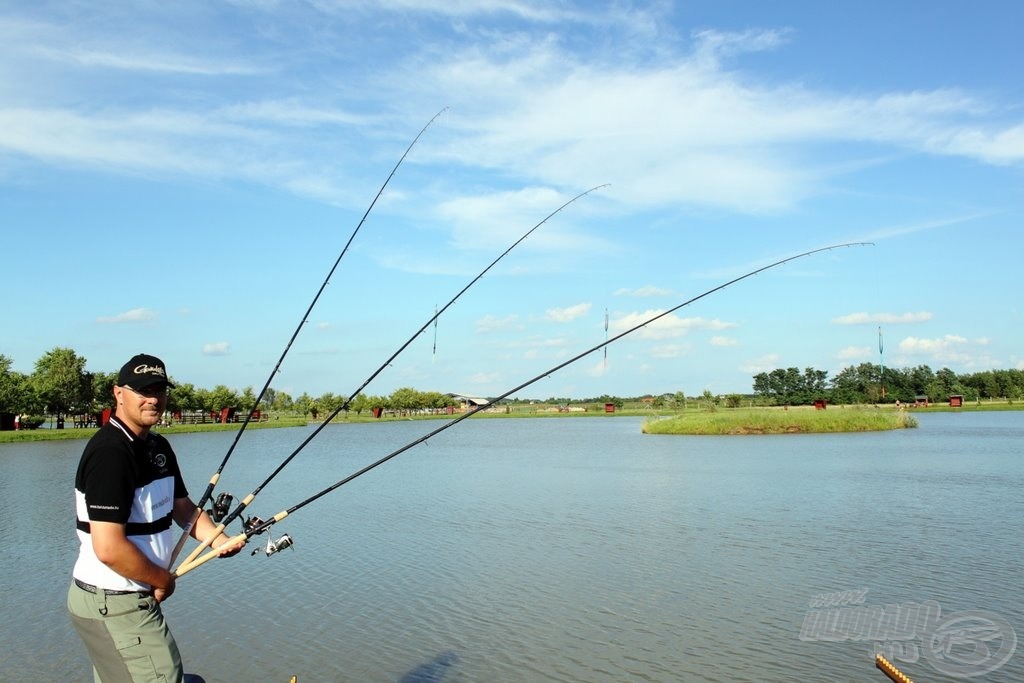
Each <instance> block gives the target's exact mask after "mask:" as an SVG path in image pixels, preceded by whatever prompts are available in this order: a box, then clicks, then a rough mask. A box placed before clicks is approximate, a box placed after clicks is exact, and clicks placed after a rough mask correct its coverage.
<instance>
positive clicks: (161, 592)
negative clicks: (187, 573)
mask: <svg viewBox="0 0 1024 683" xmlns="http://www.w3.org/2000/svg"><path fill="white" fill-rule="evenodd" d="M174 586H175V576H174V574H172V573H171V572H167V584H166V585H165V586H163V587H161V588H157V587H156V586H153V597H154V598H155V599H156V601H157V602H163V601H164V600H166V599H167V598H169V597H171V594H172V593H174Z"/></svg>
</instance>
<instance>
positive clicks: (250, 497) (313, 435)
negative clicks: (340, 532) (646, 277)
mask: <svg viewBox="0 0 1024 683" xmlns="http://www.w3.org/2000/svg"><path fill="white" fill-rule="evenodd" d="M605 187H608V185H607V184H604V185H598V186H596V187H592V188H590V189H589V190H586V191H585V192H581V193H579V194H578V195H576V196H575V197H573V198H572V199H570V200H569V201H567V202H565V203H564V204H562V205H561V206H560V207H558V208H557V209H555V210H554V211H552V212H551V213H549V214H548V215H547V216H545V217H544V219H543V220H542V221H540V222H539V223H537V224H536V225H534V226H533V227H532V228H530V229H529V230H527V231H526V232H525V233H523V235H522V236H521V237H520V238H519V239H517V240H516V241H515V242H513V243H512V245H511V246H509V247H508V248H507V249H506V250H505V251H503V252H502V253H501V254H500V255H499V256H498V257H497V258H496V259H494V260H493V261H491V263H490V264H489V265H488V266H487V267H486V268H484V269H483V270H482V271H480V273H479V274H477V276H476V277H474V278H473V279H472V280H470V281H469V283H468V284H466V286H465V287H463V288H462V289H461V290H459V292H458V293H457V294H456V295H455V296H453V297H452V298H451V299H450V300H449V301H448V303H446V304H445V305H444V306H443V307H442V308H440V309H436V307H435V312H434V315H433V316H432V317H431V318H430V319H429V320H427V322H425V323H423V326H422V327H420V328H419V329H418V330H416V332H415V333H413V335H412V336H411V337H409V338H408V339H407V340H406V341H405V343H404V344H402V345H401V346H400V347H398V349H397V350H396V351H395V352H394V353H392V354H391V356H390V357H389V358H388V359H387V360H386V361H384V362H383V363H381V364H380V366H379V367H378V368H377V369H376V370H375V371H374V372H373V374H371V375H370V376H369V377H367V378H366V380H365V381H364V382H363V383H362V384H361V385H359V388H358V389H356V390H355V391H354V392H352V394H351V395H349V397H348V398H347V399H345V402H344V403H342V404H341V405H340V406H338V407H337V408H335V409H334V411H333V412H331V414H330V415H328V416H327V417H326V418H325V419H324V420H323V422H321V423H320V425H319V426H317V428H316V429H315V430H313V432H312V433H311V434H310V435H309V436H307V437H306V438H305V439H304V440H303V441H302V443H300V444H299V445H298V447H297V448H296V449H295V450H294V451H292V452H291V454H290V455H289V456H288V457H286V458H285V459H284V461H283V462H282V463H281V464H280V465H278V466H277V469H275V470H274V471H273V472H271V474H270V476H269V477H267V478H266V479H265V480H264V481H263V483H262V484H260V485H259V486H257V487H256V488H255V489H253V491H252V493H250V494H249V495H248V496H246V497H245V498H244V499H242V501H241V502H239V504H238V506H237V507H236V508H235V509H234V510H233V511H232V512H231V513H230V514H228V515H227V516H226V517H224V518H223V519H222V520H219V521H218V524H217V528H216V530H215V531H214V533H213V534H211V537H210V538H209V539H206V540H204V541H203V542H202V543H200V544H199V546H197V547H196V548H195V549H194V550H193V551H192V552H191V553H190V554H189V555H188V557H186V558H185V559H184V560H183V561H182V563H181V565H180V567H179V569H180V568H181V567H184V566H187V565H188V564H189V563H191V562H192V561H193V560H195V558H196V557H197V556H198V555H199V553H201V552H202V551H203V550H204V549H205V548H208V547H209V546H210V543H211V542H212V540H213V539H214V538H216V537H217V536H218V535H219V534H220V532H222V531H223V530H224V528H225V527H227V525H229V524H230V523H231V522H233V521H234V520H235V519H236V518H238V516H239V515H241V514H242V512H243V511H244V510H245V509H246V508H247V507H248V506H249V505H250V504H251V503H252V501H253V499H254V498H255V497H256V496H257V495H259V493H260V491H262V490H263V488H264V487H265V486H266V485H267V484H269V483H270V482H271V480H273V479H274V477H276V476H277V475H278V474H279V473H280V472H281V470H283V469H284V468H285V466H287V465H288V463H290V462H291V461H292V459H293V458H295V456H296V455H298V454H299V452H300V451H301V450H302V449H303V448H305V447H306V446H307V445H308V444H309V442H310V441H312V440H313V439H314V438H316V436H317V435H318V434H319V433H320V432H321V431H323V429H324V428H325V427H327V425H328V424H329V423H330V422H331V420H333V419H334V418H335V417H337V416H338V415H339V414H340V413H341V412H342V411H343V410H347V409H348V407H349V406H350V405H351V403H352V401H353V400H354V399H355V398H356V396H358V395H359V394H360V393H361V392H362V391H363V389H365V388H366V387H367V385H369V384H370V382H372V381H373V380H374V379H376V378H377V376H378V375H379V374H380V373H381V372H383V371H384V369H385V368H386V367H388V366H389V365H391V362H392V361H393V360H395V358H397V357H398V355H399V354H401V353H402V352H403V351H405V349H406V348H407V347H408V346H409V345H410V344H412V343H413V342H414V341H415V340H416V338H417V337H419V336H420V335H421V334H423V332H424V330H426V329H427V328H428V327H429V326H430V325H431V324H432V323H436V322H437V319H438V318H439V317H440V316H441V314H442V313H444V312H445V311H447V310H448V309H449V308H450V307H451V306H452V305H453V304H454V303H455V302H456V301H458V300H459V298H460V297H461V296H462V295H463V294H465V293H466V291H467V290H468V289H469V288H470V287H472V286H473V285H474V284H476V283H477V282H478V281H479V280H480V279H481V278H483V276H484V275H486V274H487V272H488V271H490V270H491V268H493V267H494V266H495V265H497V264H498V262H499V261H501V260H502V259H503V258H505V256H507V255H508V253H509V252H511V251H512V250H513V249H515V248H516V247H517V246H519V244H520V243H521V242H523V241H524V240H526V238H527V237H529V236H530V235H532V234H533V233H534V231H536V230H537V229H538V228H540V226H542V225H544V224H545V223H547V222H548V221H549V220H550V219H551V218H552V217H554V216H555V215H556V214H558V213H559V212H560V211H562V209H564V208H566V207H567V206H569V205H570V204H572V203H573V202H575V201H576V200H578V199H581V198H582V197H585V196H587V195H588V194H590V193H591V192H594V191H596V190H600V189H602V188H605ZM259 521H260V520H257V523H258V522H259ZM243 526H246V527H247V528H248V527H250V526H252V525H251V524H244V525H243Z"/></svg>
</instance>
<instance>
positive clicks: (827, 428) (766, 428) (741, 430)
mask: <svg viewBox="0 0 1024 683" xmlns="http://www.w3.org/2000/svg"><path fill="white" fill-rule="evenodd" d="M916 426H917V420H915V419H914V418H913V416H911V415H908V414H907V412H906V411H902V410H880V409H877V408H833V409H829V410H815V409H814V408H790V409H789V410H783V409H781V408H746V409H744V408H736V409H727V410H719V411H715V412H700V413H687V414H683V415H679V416H676V417H670V418H666V419H657V420H648V421H647V422H645V423H644V425H643V428H642V431H643V433H644V434H691V435H726V434H821V433H840V432H876V431H885V430H889V429H904V428H908V427H916Z"/></svg>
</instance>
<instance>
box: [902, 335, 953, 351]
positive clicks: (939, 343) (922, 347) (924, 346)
mask: <svg viewBox="0 0 1024 683" xmlns="http://www.w3.org/2000/svg"><path fill="white" fill-rule="evenodd" d="M966 343H967V339H966V338H965V337H961V336H959V335H956V334H947V335H946V336H944V337H939V338H937V339H920V338H918V337H907V338H906V339H904V340H902V341H901V342H900V351H902V352H903V353H916V354H931V355H940V354H943V353H946V352H949V351H951V350H952V349H954V348H961V347H963V345H964V344H966Z"/></svg>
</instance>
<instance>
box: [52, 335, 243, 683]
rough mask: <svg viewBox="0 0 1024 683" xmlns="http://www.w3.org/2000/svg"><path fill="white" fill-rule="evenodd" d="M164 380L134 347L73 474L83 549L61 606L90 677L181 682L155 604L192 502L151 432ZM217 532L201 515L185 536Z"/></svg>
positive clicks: (166, 447)
mask: <svg viewBox="0 0 1024 683" xmlns="http://www.w3.org/2000/svg"><path fill="white" fill-rule="evenodd" d="M172 386H174V385H173V384H171V382H170V381H169V379H168V377H167V368H166V367H165V366H164V363H163V361H161V360H160V359H159V358H156V357H154V356H149V355H145V354H140V355H137V356H135V357H133V358H132V359H131V360H130V361H128V362H127V363H125V365H124V367H122V368H121V372H120V374H119V375H118V379H117V385H116V386H115V387H114V399H115V410H114V415H112V416H111V418H110V421H109V422H108V423H107V424H106V425H104V426H103V427H102V428H101V429H100V430H99V431H98V432H97V433H96V434H95V435H94V436H93V437H92V438H91V439H90V440H89V443H88V444H87V445H86V447H85V451H84V452H83V453H82V459H81V461H80V462H79V465H78V473H77V474H76V475H75V508H76V512H77V526H78V539H79V542H80V544H81V546H80V548H79V553H78V561H77V562H76V563H75V568H74V581H73V582H72V584H71V588H70V589H69V592H68V611H69V612H70V613H71V621H72V623H73V624H74V626H75V628H76V629H77V631H78V633H79V635H80V636H81V637H82V640H83V641H84V642H85V646H86V649H87V650H88V651H89V657H90V658H91V659H92V664H93V675H94V677H95V679H96V681H97V682H100V681H102V683H121V682H125V683H130V682H136V683H137V682H140V681H160V682H163V681H167V682H168V683H181V682H182V681H184V680H185V677H184V673H183V671H182V665H181V656H180V654H179V652H178V646H177V644H176V643H175V641H174V637H173V636H172V635H171V632H170V630H169V629H168V628H167V626H166V624H165V623H164V618H163V613H162V612H161V609H160V603H161V602H163V601H164V600H166V599H167V598H169V597H170V596H171V594H172V593H173V592H174V575H173V574H172V573H171V572H170V571H169V567H168V566H169V565H170V562H171V553H172V552H173V548H174V544H175V540H176V539H175V538H174V532H173V530H172V527H171V521H172V520H173V521H175V522H177V523H178V525H180V526H182V527H185V526H187V525H188V523H189V522H190V521H191V520H192V516H193V514H194V513H195V510H196V506H195V503H193V502H192V501H191V500H190V499H189V497H188V491H187V490H186V488H185V484H184V482H183V481H182V478H181V472H180V471H179V469H178V461H177V458H176V456H175V454H174V451H173V450H172V449H171V445H170V444H169V443H168V442H167V439H165V438H164V437H162V436H160V435H159V434H154V433H152V432H150V428H151V427H152V426H153V425H156V424H158V423H159V422H160V420H161V418H162V416H163V413H164V410H165V409H166V408H167V389H168V388H169V387H172ZM215 530H216V525H215V524H214V523H213V521H212V520H211V519H210V518H209V516H207V514H206V513H205V512H204V513H202V514H201V515H200V516H199V519H198V520H197V522H196V524H195V525H194V526H193V528H192V535H193V536H194V537H196V538H200V539H202V538H206V537H207V536H209V535H211V534H212V533H214V531H215ZM227 541H228V538H227V537H226V536H225V535H224V534H219V535H218V536H217V538H215V539H214V541H213V544H212V545H213V547H214V548H216V549H218V550H219V551H220V555H221V556H222V557H229V556H231V555H235V554H237V553H238V551H239V550H241V548H242V545H244V543H236V544H232V545H228V544H227Z"/></svg>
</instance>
